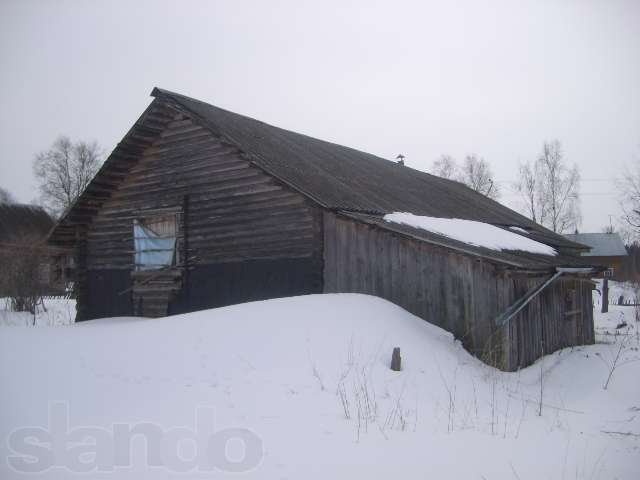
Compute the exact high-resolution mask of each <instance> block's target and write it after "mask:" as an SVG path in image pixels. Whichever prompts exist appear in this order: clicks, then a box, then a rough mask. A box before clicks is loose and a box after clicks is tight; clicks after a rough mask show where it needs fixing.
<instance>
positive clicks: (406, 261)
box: [324, 212, 593, 370]
mask: <svg viewBox="0 0 640 480" xmlns="http://www.w3.org/2000/svg"><path fill="white" fill-rule="evenodd" d="M324 251H325V263H324V291H325V292H327V293H332V292H353V293H364V294H370V295H376V296H379V297H382V298H385V299H387V300H389V301H391V302H393V303H396V304H397V305H399V306H401V307H403V308H405V309H406V310H408V311H409V312H411V313H413V314H415V315H417V316H419V317H421V318H423V319H425V320H427V321H429V322H430V323H433V324H435V325H438V326H440V327H442V328H443V329H445V330H448V331H450V332H452V333H453V334H454V336H455V337H456V338H458V339H460V340H461V341H462V343H463V345H464V346H465V348H467V349H468V350H469V351H470V352H472V353H473V354H475V355H476V356H478V357H479V358H481V359H482V360H484V361H486V362H487V363H490V364H492V365H495V366H498V367H500V368H503V369H506V370H515V369H517V368H519V367H523V366H526V365H529V364H531V363H533V361H535V359H536V358H539V356H540V353H541V350H542V348H544V349H545V352H546V353H549V352H551V351H554V350H557V349H559V348H563V347H566V346H571V345H577V344H585V343H593V318H592V309H591V288H592V285H591V282H590V281H588V280H582V279H568V280H560V281H558V282H556V283H555V284H552V286H550V287H549V288H548V289H546V290H545V291H543V292H542V294H541V295H540V296H538V297H537V298H536V299H534V301H532V302H531V303H530V304H529V305H528V306H527V307H526V308H525V309H524V310H523V311H522V312H520V313H519V314H518V315H517V316H516V317H514V319H513V320H512V321H511V322H510V323H509V324H508V325H507V326H506V327H503V328H497V327H496V325H495V319H496V317H497V316H498V315H499V314H500V313H502V312H503V311H504V310H506V309H507V307H509V305H511V304H512V303H513V302H515V301H516V300H517V299H518V298H520V296H522V295H524V293H525V292H527V291H528V290H529V289H530V288H531V287H532V286H534V285H537V284H539V283H540V282H541V281H542V280H543V279H544V278H545V277H544V276H541V275H544V274H539V275H537V276H524V275H521V274H520V275H518V274H515V275H514V274H513V273H512V272H509V271H507V270H505V269H504V268H503V267H501V266H498V265H494V264H492V263H491V262H489V261H487V260H483V259H479V258H477V257H473V256H470V255H465V254H462V253H457V252H454V251H452V250H449V249H446V248H443V247H439V246H435V245H431V244H428V243H425V242H420V241H417V240H415V239H411V238H408V237H405V236H402V235H399V234H396V233H393V232H390V231H386V230H383V229H381V228H378V227H376V226H373V225H369V224H365V223H360V222H358V221H356V220H354V219H352V218H346V217H342V216H340V215H336V214H334V213H332V212H326V213H325V215H324ZM571 290H575V296H576V299H577V303H576V306H575V308H574V310H576V309H581V312H580V313H579V314H574V315H571V316H570V318H566V317H565V313H566V312H567V307H566V305H565V302H564V298H565V295H567V293H568V292H569V291H571Z"/></svg>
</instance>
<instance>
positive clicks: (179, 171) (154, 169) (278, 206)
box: [83, 114, 322, 318]
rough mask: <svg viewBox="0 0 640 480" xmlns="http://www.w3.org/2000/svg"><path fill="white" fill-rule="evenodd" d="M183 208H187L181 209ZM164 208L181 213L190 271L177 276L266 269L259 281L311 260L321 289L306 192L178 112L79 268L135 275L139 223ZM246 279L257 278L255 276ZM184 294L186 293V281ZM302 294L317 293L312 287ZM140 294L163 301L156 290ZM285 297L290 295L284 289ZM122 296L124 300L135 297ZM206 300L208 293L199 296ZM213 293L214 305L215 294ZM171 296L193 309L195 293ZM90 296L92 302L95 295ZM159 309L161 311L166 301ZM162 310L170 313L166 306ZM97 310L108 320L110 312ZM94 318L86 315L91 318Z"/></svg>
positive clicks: (99, 223)
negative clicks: (214, 269) (242, 265)
mask: <svg viewBox="0 0 640 480" xmlns="http://www.w3.org/2000/svg"><path fill="white" fill-rule="evenodd" d="M187 203H188V208H186V207H185V205H186V204H187ZM167 209H169V210H171V211H174V212H178V216H179V218H180V225H179V228H178V233H177V242H178V248H180V249H181V250H180V258H181V259H183V260H184V263H185V265H182V266H180V265H178V266H177V267H174V269H173V270H176V269H178V270H184V271H186V270H190V271H191V270H196V269H198V268H204V267H205V266H211V265H218V264H221V263H233V262H246V261H254V262H256V261H261V262H262V263H260V264H259V268H260V269H261V272H262V274H263V275H268V274H269V272H270V269H273V268H275V269H278V268H279V267H278V266H277V265H275V264H273V263H268V262H275V261H278V260H281V259H286V260H291V259H300V260H301V261H304V262H306V263H304V265H305V266H306V267H305V268H307V269H314V271H313V272H307V273H308V275H307V276H306V277H304V278H307V277H308V280H309V282H308V283H310V284H313V285H314V288H315V290H316V291H320V289H321V283H322V282H321V279H322V268H321V265H322V235H321V230H322V224H321V223H322V218H321V213H320V210H318V209H317V208H316V207H315V206H313V205H312V204H311V203H310V201H308V200H307V199H306V198H305V197H304V196H302V195H301V194H299V193H297V192H295V191H293V190H291V189H290V188H288V187H286V186H284V185H283V184H281V183H280V182H278V181H277V180H276V179H274V178H273V177H271V176H269V175H267V174H265V173H264V172H263V171H262V170H260V169H259V168H257V167H255V166H253V165H252V164H251V163H250V162H249V161H248V160H246V159H245V158H243V156H242V154H241V152H240V151H239V150H238V149H237V148H235V147H232V146H230V145H227V144H225V143H224V142H222V141H220V140H219V139H218V138H216V137H215V136H214V135H213V134H212V133H211V132H210V131H208V130H206V129H204V128H202V127H200V126H199V125H197V124H196V123H195V122H193V121H192V120H190V119H188V118H186V117H185V116H183V115H181V114H178V115H176V116H175V117H174V119H173V120H172V121H170V122H169V123H168V125H167V126H166V127H165V128H164V130H163V131H162V132H161V133H160V134H159V135H158V137H157V139H156V140H155V141H154V142H153V143H152V144H151V146H150V147H148V148H147V149H146V150H144V152H143V153H142V155H141V156H140V158H138V160H137V161H136V162H135V164H134V165H133V166H132V167H131V168H130V169H129V171H128V173H127V176H126V178H124V180H123V181H122V182H121V183H120V184H119V185H118V186H117V187H116V188H115V189H114V191H113V192H112V194H111V196H110V198H108V199H107V200H106V201H104V203H103V204H102V205H101V208H100V209H99V210H98V212H97V213H96V214H95V216H94V217H93V220H92V222H91V223H90V224H89V227H88V229H87V232H86V236H85V238H86V247H85V251H86V253H84V254H83V260H84V261H85V263H83V267H85V268H86V270H88V271H98V270H99V271H101V272H102V273H103V275H104V274H106V272H108V271H118V270H126V271H131V270H132V269H133V255H134V245H133V227H132V225H133V220H134V219H136V218H139V217H141V216H144V215H145V212H156V211H160V212H161V211H164V210H167ZM185 232H187V234H188V238H186V237H185ZM254 265H258V264H254ZM288 265H289V264H288ZM296 265H297V266H296V267H295V268H301V267H300V265H302V264H300V265H298V264H296ZM227 271H229V269H227ZM234 271H237V272H240V270H238V269H236V270H234ZM246 273H247V274H248V275H251V272H246ZM239 274H240V273H238V275H239ZM196 277H198V275H196ZM201 277H203V276H202V275H201ZM200 280H201V281H202V280H203V279H202V278H201V279H200ZM204 280H206V276H204ZM233 281H234V282H235V285H236V290H237V289H238V288H239V289H242V285H241V282H239V280H238V279H235V280H233ZM281 281H283V280H282V279H281ZM291 281H294V279H293V278H292V279H291ZM295 281H297V282H299V281H300V279H299V278H297V279H296V280H295ZM148 283H149V284H155V285H156V287H157V288H158V289H162V288H164V287H162V285H164V284H167V285H168V283H167V282H164V283H163V282H161V281H160V280H158V281H154V280H153V279H152V281H151V282H148ZM120 285H122V282H120ZM178 286H179V288H182V289H184V288H187V289H188V288H189V285H188V283H187V281H186V278H185V281H183V282H180V283H178ZM300 287H305V288H306V287H309V288H311V287H310V286H309V285H301V286H300ZM167 288H168V287H167ZM212 288H213V287H212ZM251 288H252V289H254V290H256V289H257V290H260V288H261V287H260V285H255V284H253V285H252V287H251ZM138 290H139V291H140V292H145V291H148V292H153V294H154V295H155V296H156V297H158V296H160V297H161V295H159V294H158V291H154V290H153V288H151V287H150V286H146V287H144V288H139V289H138ZM174 290H175V288H174ZM119 293H122V292H111V294H110V295H108V297H109V298H108V299H107V300H105V301H115V302H117V301H119V296H120V295H118V294H119ZM236 293H237V292H236ZM253 293H255V295H253V294H252V292H249V291H246V292H244V294H243V295H240V297H238V298H240V299H246V300H251V299H254V297H255V298H264V294H261V292H259V291H256V292H253ZM283 293H285V294H286V293H287V288H284V289H283ZM291 293H292V294H296V293H300V288H292V289H291ZM122 295H125V296H128V295H131V292H125V293H124V294H122ZM149 295H150V294H149ZM200 295H201V296H202V295H205V296H206V295H208V294H207V292H206V291H205V292H204V293H203V292H202V291H201V292H200ZM210 295H211V296H212V297H215V292H210ZM175 296H176V297H179V298H182V300H180V301H181V303H182V305H181V306H180V307H179V310H189V309H190V308H189V292H176V295H175ZM137 297H139V295H135V294H134V298H135V300H136V302H137V301H139V298H137ZM92 298H93V299H94V300H95V298H96V297H95V295H93V296H92ZM123 301H124V299H123ZM157 301H158V302H159V303H158V305H160V306H161V305H162V302H163V300H162V299H161V298H159V299H157ZM202 302H204V303H205V304H206V302H207V301H206V299H201V302H200V304H202ZM134 303H135V302H134ZM169 303H170V302H169ZM164 304H165V307H164V308H165V312H164V314H166V313H167V308H168V307H166V304H167V302H166V301H165V302H164ZM221 304H224V301H222V302H221V301H220V299H217V301H216V300H215V299H213V298H212V299H211V302H210V305H211V306H219V305H221ZM97 310H99V311H100V312H101V313H102V314H104V310H105V309H104V308H97ZM172 310H174V311H175V309H172ZM138 313H140V312H138ZM161 313H162V308H159V309H158V311H156V312H154V315H153V316H159V315H160V314H161ZM92 317H93V315H92V314H91V313H90V312H87V315H86V318H92Z"/></svg>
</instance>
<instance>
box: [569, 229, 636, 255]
mask: <svg viewBox="0 0 640 480" xmlns="http://www.w3.org/2000/svg"><path fill="white" fill-rule="evenodd" d="M565 237H567V238H568V239H569V240H571V241H572V242H578V243H582V244H583V245H587V246H589V247H591V250H590V251H589V252H584V253H582V256H583V257H626V256H627V249H626V248H625V246H624V242H623V241H622V239H621V238H620V235H618V234H617V233H576V234H572V235H565Z"/></svg>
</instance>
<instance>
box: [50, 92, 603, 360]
mask: <svg viewBox="0 0 640 480" xmlns="http://www.w3.org/2000/svg"><path fill="white" fill-rule="evenodd" d="M152 96H153V97H155V98H154V100H153V101H152V102H151V104H150V105H149V106H148V108H147V109H146V110H145V111H144V112H143V113H142V115H141V117H140V118H139V119H138V120H137V121H136V123H135V124H134V125H133V127H132V128H131V129H130V130H129V132H128V133H127V134H126V136H125V137H124V138H123V139H122V141H121V142H120V143H119V144H118V145H117V146H116V148H115V149H114V151H113V152H112V153H111V155H110V156H109V158H108V159H107V160H106V162H105V164H104V165H103V167H102V168H101V170H100V172H99V173H98V174H97V175H96V177H95V178H94V180H93V181H92V183H91V184H90V185H89V186H88V188H87V189H86V191H85V192H84V193H83V194H82V196H81V197H80V198H79V200H78V201H77V203H76V204H75V205H74V206H73V208H71V209H70V210H69V211H68V212H67V213H66V215H65V216H64V217H63V218H62V219H61V221H60V222H59V223H58V224H57V226H56V227H55V229H54V230H53V232H52V234H51V236H50V238H49V242H50V243H51V244H52V245H57V246H60V247H64V248H73V249H74V250H75V254H76V264H77V268H78V272H77V282H78V285H77V302H78V320H88V319H92V318H99V317H109V316H119V315H143V316H148V317H156V316H164V315H168V314H174V313H180V312H188V311H193V310H198V309H205V308H211V307H220V306H224V305H230V304H234V303H240V302H247V301H252V300H260V299H268V298H274V297H284V296H291V295H303V294H312V293H323V292H329V293H330V292H356V293H365V294H371V295H377V296H380V297H382V298H385V299H387V300H389V301H391V302H394V303H396V304H398V305H400V306H401V307H403V308H405V309H407V310H408V311H410V312H412V313H414V314H415V315H418V316H419V317H422V318H423V319H425V320H427V321H429V322H431V323H434V324H436V325H439V326H441V327H442V328H444V329H446V330H449V331H451V332H453V334H454V335H455V336H456V337H457V338H459V339H460V340H461V341H462V342H463V344H464V346H465V347H466V348H467V349H468V350H469V351H471V352H472V353H474V354H475V355H477V356H478V357H480V358H482V359H484V360H485V361H487V362H489V363H492V364H494V365H497V366H499V367H500V368H503V369H507V370H515V369H517V368H518V367H521V366H525V365H528V364H530V363H532V362H533V361H534V360H535V359H536V358H538V357H540V355H541V354H544V353H548V352H551V351H554V350H556V349H558V348H563V347H566V346H571V345H577V344H585V343H592V342H593V341H594V332H593V318H592V301H591V290H592V288H593V283H592V282H591V280H590V275H591V274H592V273H593V268H592V267H591V265H590V262H588V261H585V260H584V259H582V258H580V256H579V255H580V253H581V252H583V251H586V250H587V247H585V246H584V245H581V244H579V243H576V242H572V241H570V240H568V239H566V238H564V237H562V236H561V235H557V234H555V233H553V232H551V231H549V230H547V229H545V228H543V227H542V226H540V225H537V224H535V223H533V222H532V221H531V220H529V219H527V218H525V217H523V216H522V215H520V214H518V213H516V212H514V211H512V210H510V209H508V208H506V207H504V206H503V205H501V204H499V203H497V202H495V201H492V200H490V199H488V198H486V197H484V196H482V195H480V194H478V193H476V192H474V191H472V190H470V189H469V188H467V187H466V186H464V185H462V184H460V183H458V182H454V181H450V180H445V179H442V178H438V177H435V176H432V175H429V174H426V173H423V172H420V171H417V170H413V169H411V168H409V167H407V166H404V165H400V164H397V163H396V162H393V161H389V160H385V159H383V158H380V157H376V156H374V155H371V154H368V153H364V152H361V151H358V150H354V149H352V148H348V147H343V146H341V145H337V144H334V143H329V142H325V141H322V140H318V139H315V138H312V137H309V136H306V135H302V134H299V133H295V132H291V131H287V130H283V129H281V128H277V127H274V126H271V125H268V124H266V123H262V122H259V121H257V120H254V119H251V118H248V117H245V116H242V115H238V114H236V113H232V112H229V111H226V110H223V109H220V108H217V107H214V106H212V105H209V104H206V103H203V102H201V101H198V100H195V99H192V98H189V97H185V96H183V95H179V94H176V93H172V92H169V91H166V90H161V89H154V90H153V92H152ZM381 128H382V127H381ZM382 133H383V130H380V131H379V132H378V131H376V132H372V135H377V134H382ZM397 212H403V213H405V214H406V213H408V214H412V215H393V214H394V213H397ZM455 219H462V220H467V221H468V222H464V221H462V220H455ZM495 239H500V241H499V242H497V243H496V242H494V240H495ZM273 334H274V335H277V334H278V332H273ZM265 341H268V338H265Z"/></svg>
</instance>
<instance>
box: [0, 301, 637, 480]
mask: <svg viewBox="0 0 640 480" xmlns="http://www.w3.org/2000/svg"><path fill="white" fill-rule="evenodd" d="M631 311H632V307H617V306H614V307H612V308H611V312H610V313H609V314H606V315H603V316H600V315H599V316H598V343H597V344H596V345H593V346H586V347H580V348H573V349H567V350H564V351H561V352H557V353H555V354H553V355H549V356H547V357H545V358H544V359H543V360H541V361H539V362H538V363H536V364H535V365H533V366H531V367H529V368H526V369H524V370H522V371H520V372H516V373H503V372H499V371H497V370H495V369H492V368H490V367H488V366H486V365H484V364H482V363H481V362H479V361H478V360H476V359H475V358H473V357H471V356H470V355H469V354H468V353H466V352H465V350H464V349H463V348H462V347H461V346H460V344H459V343H457V342H455V341H454V340H453V338H452V336H451V335H450V334H449V333H447V332H444V331H443V330H441V329H439V328H437V327H435V326H432V325H430V324H428V323H427V322H424V321H422V320H420V319H418V318H417V317H414V316H413V315H411V314H409V313H407V312H406V311H404V310H402V309H401V308H399V307H397V306H395V305H393V304H391V303H388V302H386V301H384V300H381V299H379V298H375V297H370V296H365V295H355V294H335V295H311V296H305V297H295V298H288V299H279V300H270V301H265V302H255V303H250V304H244V305H238V306H233V307H227V308H221V309H217V310H208V311H203V312H198V313H193V314H188V315H180V316H174V317H168V318H164V319H154V320H150V319H135V318H116V319H105V320H99V321H93V322H87V323H83V324H76V325H71V326H61V327H43V328H25V327H3V328H0V381H1V382H2V383H1V385H2V390H1V392H2V397H1V398H2V400H1V406H2V408H1V409H0V437H1V438H3V439H7V440H8V441H6V442H5V441H3V442H2V446H1V447H0V455H1V456H2V464H1V465H0V478H3V479H4V478H23V477H22V476H21V475H20V474H19V473H18V472H17V471H16V469H17V470H25V469H29V468H30V469H32V470H38V469H41V468H44V467H47V466H48V465H50V464H52V463H53V464H55V465H64V466H65V467H60V466H58V467H55V466H54V467H53V468H50V469H48V470H46V471H44V472H43V473H41V474H40V475H38V476H37V477H36V478H69V477H71V476H72V474H71V473H70V470H69V468H70V469H71V470H73V471H78V470H79V469H85V470H91V469H92V468H94V467H97V468H99V469H100V470H94V471H90V472H89V473H85V474H84V478H92V479H93V478H127V479H139V478H154V479H156V478H178V477H179V478H211V477H212V476H213V478H227V477H230V478H256V479H257V478H260V479H263V478H269V479H298V478H305V479H309V478H317V479H327V478H332V479H334V478H344V479H354V478H363V479H377V478H381V479H389V478H402V479H407V478H438V479H444V478H474V479H483V478H484V479H490V480H494V479H522V480H524V479H541V478H544V479H576V478H578V479H616V478H618V479H637V478H640V437H639V436H638V435H640V381H639V373H640V362H637V361H635V360H638V359H639V358H640V353H639V352H638V348H639V342H640V340H639V337H638V333H637V328H638V325H637V324H636V323H635V321H629V320H630V317H631V314H630V312H631ZM621 312H623V313H624V316H625V318H626V319H627V320H628V326H627V327H625V328H624V329H616V326H617V324H618V323H619V322H618V320H619V316H620V314H621ZM607 332H608V333H610V334H607ZM616 333H617V335H616ZM623 334H624V335H623ZM621 342H624V343H623V349H622V350H619V349H620V345H621ZM396 346H398V347H400V348H401V352H402V360H403V371H402V372H392V371H391V370H390V369H389V368H388V366H389V362H390V359H391V352H392V349H393V347H396ZM618 351H620V356H619V360H618V365H619V366H618V368H616V370H615V371H614V372H613V375H612V377H611V379H610V381H609V385H608V388H607V389H606V390H605V389H604V388H603V385H604V384H605V382H606V381H607V378H608V376H609V372H610V365H611V363H612V362H613V359H614V358H615V357H616V355H617V352H618ZM541 380H542V381H541ZM541 390H542V401H540V400H541ZM540 410H541V412H540ZM539 413H541V415H539ZM49 422H50V423H51V425H49ZM67 422H68V423H67ZM196 423H197V425H196ZM48 425H49V426H48ZM25 427H31V429H30V430H25ZM180 427H182V428H180ZM129 429H131V430H132V431H133V432H137V434H138V435H137V436H135V435H129V433H130V432H129ZM123 432H124V433H123ZM194 432H196V433H197V435H194ZM27 437H32V438H31V439H30V440H29V439H28V438H27ZM145 438H146V439H147V441H148V448H146V449H145V441H144V440H145ZM29 442H31V443H30V444H28V443H29ZM38 442H40V444H38ZM47 442H52V443H51V444H49V443H47ZM74 442H76V443H74ZM78 442H79V443H78ZM92 444H95V446H92ZM176 444H177V445H179V448H178V452H179V454H178V453H176ZM225 445H226V449H225ZM129 446H131V456H130V458H128V455H127V454H128V452H129ZM52 449H53V450H52ZM65 450H66V453H65ZM82 451H84V452H85V456H81V457H80V458H78V455H79V454H80V453H81V452H82ZM92 451H97V452H98V455H97V456H96V455H94V454H92ZM146 452H147V453H148V456H147V453H146ZM27 453H30V454H32V455H34V457H35V458H37V461H38V462H39V463H37V464H36V465H35V467H34V465H33V464H28V463H26V462H25V458H24V455H25V454H27ZM196 454H199V455H200V456H197V455H196ZM32 460H33V458H32ZM129 460H130V461H129ZM83 462H84V465H83ZM148 464H155V465H157V466H152V467H149V466H148ZM114 465H115V467H114ZM10 466H11V467H13V469H12V468H10ZM207 468H214V470H213V473H211V472H210V471H209V472H207V471H206V469H207ZM198 469H200V471H199V470H198ZM178 470H182V471H185V472H187V473H182V474H179V473H177V472H178ZM202 470H205V471H202ZM234 471H235V472H238V471H240V472H243V473H233V472H234Z"/></svg>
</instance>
